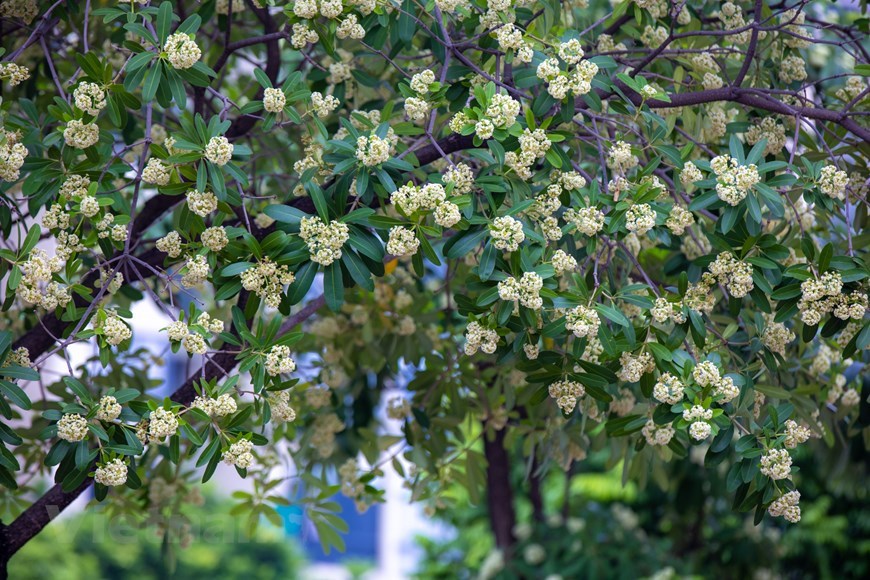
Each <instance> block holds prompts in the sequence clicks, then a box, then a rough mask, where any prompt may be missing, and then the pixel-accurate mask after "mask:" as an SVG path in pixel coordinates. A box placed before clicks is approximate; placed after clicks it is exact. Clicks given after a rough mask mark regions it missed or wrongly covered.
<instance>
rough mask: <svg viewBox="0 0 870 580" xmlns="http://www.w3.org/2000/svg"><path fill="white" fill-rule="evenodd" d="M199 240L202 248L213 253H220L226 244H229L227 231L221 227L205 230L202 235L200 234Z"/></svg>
mask: <svg viewBox="0 0 870 580" xmlns="http://www.w3.org/2000/svg"><path fill="white" fill-rule="evenodd" d="M199 240H200V242H202V245H203V246H205V247H206V248H208V249H209V250H211V251H212V252H215V253H217V252H220V251H221V250H223V249H224V248H225V247H226V246H227V244H228V243H230V240H229V237H227V231H226V230H225V229H224V227H223V226H212V227H210V228H206V229H205V230H204V231H203V232H202V234H200V236H199Z"/></svg>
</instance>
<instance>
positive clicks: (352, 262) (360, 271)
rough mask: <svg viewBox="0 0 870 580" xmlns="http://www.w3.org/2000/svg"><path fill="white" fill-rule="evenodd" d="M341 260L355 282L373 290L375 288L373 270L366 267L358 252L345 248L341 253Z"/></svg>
mask: <svg viewBox="0 0 870 580" xmlns="http://www.w3.org/2000/svg"><path fill="white" fill-rule="evenodd" d="M341 262H342V263H343V264H344V266H345V268H347V271H348V272H349V273H350V277H351V278H353V280H354V282H356V283H357V284H359V285H360V286H361V287H363V288H365V289H366V290H369V291H372V290H374V289H375V283H374V281H373V280H372V276H371V272H369V269H368V268H367V267H366V265H365V262H363V261H362V259H361V258H360V257H359V256H357V254H356V252H354V251H352V250H348V249H344V250H343V251H342V253H341Z"/></svg>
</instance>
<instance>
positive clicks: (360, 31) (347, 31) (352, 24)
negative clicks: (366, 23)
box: [335, 14, 366, 40]
mask: <svg viewBox="0 0 870 580" xmlns="http://www.w3.org/2000/svg"><path fill="white" fill-rule="evenodd" d="M335 35H336V36H337V37H338V38H352V39H354V40H362V39H363V38H365V37H366V29H365V28H363V26H362V24H360V23H359V19H358V18H357V16H356V14H348V15H347V16H346V17H345V19H344V20H342V21H341V24H339V25H338V28H336V29H335Z"/></svg>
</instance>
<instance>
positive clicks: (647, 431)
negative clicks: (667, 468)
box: [641, 419, 676, 446]
mask: <svg viewBox="0 0 870 580" xmlns="http://www.w3.org/2000/svg"><path fill="white" fill-rule="evenodd" d="M641 433H643V436H644V439H646V443H647V445H658V446H664V445H667V444H668V443H670V442H671V439H673V438H674V434H675V433H676V430H675V429H674V428H673V427H672V426H671V425H670V424H667V425H656V424H655V421H653V420H652V419H650V420H649V421H647V422H646V424H645V425H644V426H643V429H641Z"/></svg>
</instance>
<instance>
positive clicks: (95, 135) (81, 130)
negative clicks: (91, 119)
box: [63, 119, 100, 149]
mask: <svg viewBox="0 0 870 580" xmlns="http://www.w3.org/2000/svg"><path fill="white" fill-rule="evenodd" d="M63 139H64V142H65V143H66V144H67V145H69V146H70V147H73V148H75V149H87V148H88V147H91V146H93V145H96V144H97V141H99V140H100V128H99V127H97V125H96V124H94V123H83V122H82V121H79V120H78V119H73V120H71V121H70V122H68V123H67V124H66V128H65V129H64V130H63Z"/></svg>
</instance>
